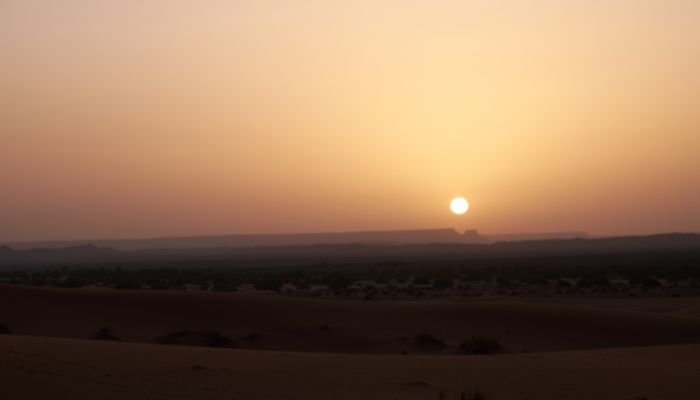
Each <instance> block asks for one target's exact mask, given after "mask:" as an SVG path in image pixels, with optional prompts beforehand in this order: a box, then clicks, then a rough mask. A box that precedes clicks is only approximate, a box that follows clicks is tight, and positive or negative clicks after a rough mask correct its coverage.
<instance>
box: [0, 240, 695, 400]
mask: <svg viewBox="0 0 700 400" xmlns="http://www.w3.org/2000/svg"><path fill="white" fill-rule="evenodd" d="M178 251H181V252H182V257H179V256H178V255H177V253H173V252H172V251H167V252H160V251H154V253H151V252H145V253H144V252H136V253H130V252H123V251H117V250H111V249H101V248H96V247H87V248H83V247H81V248H71V249H51V250H49V249H38V250H23V251H18V250H13V249H7V248H5V249H4V250H2V252H3V253H4V255H0V259H2V260H4V261H2V260H0V261H2V262H0V264H2V265H4V266H3V267H2V272H0V279H2V281H3V282H4V283H0V377H1V379H2V381H1V383H2V385H0V390H1V391H2V394H3V398H5V397H7V398H18V399H46V398H57V399H59V398H60V399H94V398H105V399H124V398H133V399H153V398H181V399H318V400H320V399H434V400H452V399H458V400H483V399H491V400H499V399H517V400H525V399H529V400H536V399H545V400H549V399H551V400H555V399H557V400H558V399H581V400H583V399H622V400H645V399H646V400H661V399H678V400H681V399H694V398H696V397H697V396H696V394H697V393H698V392H700V383H699V382H698V379H697V377H698V374H697V371H700V296H699V295H698V289H699V288H700V284H699V282H700V276H699V275H698V271H699V270H700V243H698V237H697V235H662V236H655V237H646V238H617V239H599V240H590V239H574V240H555V241H539V242H524V243H507V244H495V245H464V244H433V245H407V246H403V245H401V246H395V245H394V246H387V245H357V244H356V245H332V246H331V245H317V246H301V247H284V248H249V249H204V250H202V249H198V250H178ZM85 254H90V255H91V256H85ZM114 254H119V255H118V256H117V258H114V257H113V256H114ZM144 254H145V256H144ZM148 254H151V255H148ZM152 254H156V255H155V256H153V255H152ZM52 255H53V256H55V257H54V258H52ZM106 255H107V256H106ZM93 256H94V257H96V258H91V257H93ZM105 256H106V257H107V258H106V259H101V258H100V257H105ZM151 256H153V257H155V258H154V259H152V260H151V261H149V260H148V259H147V257H151ZM2 257H4V258H2ZM119 257H127V258H128V259H119ZM133 257H135V258H133ZM143 257H146V258H143ZM71 260H78V261H76V262H73V261H71ZM120 260H121V261H120ZM3 263H4V264H3Z"/></svg>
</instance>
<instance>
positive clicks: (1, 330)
mask: <svg viewBox="0 0 700 400" xmlns="http://www.w3.org/2000/svg"><path fill="white" fill-rule="evenodd" d="M10 334H12V330H11V329H10V327H9V326H7V325H5V324H0V335H10Z"/></svg>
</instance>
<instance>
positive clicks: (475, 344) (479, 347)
mask: <svg viewBox="0 0 700 400" xmlns="http://www.w3.org/2000/svg"><path fill="white" fill-rule="evenodd" d="M504 351H505V348H504V347H503V346H502V345H501V342H499V341H498V339H492V338H485V337H480V336H474V337H473V338H472V339H471V340H465V341H464V342H462V343H461V344H460V345H459V350H458V352H459V353H460V354H498V353H503V352H504Z"/></svg>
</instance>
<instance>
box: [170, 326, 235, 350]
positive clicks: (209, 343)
mask: <svg viewBox="0 0 700 400" xmlns="http://www.w3.org/2000/svg"><path fill="white" fill-rule="evenodd" d="M157 342H158V343H160V344H175V345H182V346H202V347H236V342H235V341H233V340H231V339H230V338H228V337H226V336H223V335H222V334H220V333H219V332H196V331H188V330H184V331H177V332H172V333H169V334H168V335H165V336H163V337H161V338H158V340H157Z"/></svg>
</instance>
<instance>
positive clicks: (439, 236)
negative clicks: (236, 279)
mask: <svg viewBox="0 0 700 400" xmlns="http://www.w3.org/2000/svg"><path fill="white" fill-rule="evenodd" d="M587 237H588V235H587V234H586V233H582V232H569V233H525V234H506V235H481V234H479V232H477V231H476V230H468V231H466V232H464V233H459V232H457V231H455V230H454V229H422V230H402V231H365V232H331V233H299V234H260V235H217V236H190V237H163V238H151V239H132V240H77V241H50V242H24V243H9V244H8V245H9V246H10V247H12V248H14V249H18V250H26V249H34V248H65V247H75V246H86V245H94V246H99V247H110V248H113V249H116V250H145V249H202V248H214V247H255V246H304V245H314V244H394V245H396V244H429V243H470V244H476V243H495V242H510V241H522V240H548V239H572V238H587Z"/></svg>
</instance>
